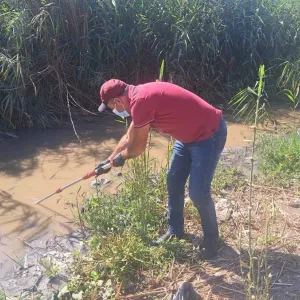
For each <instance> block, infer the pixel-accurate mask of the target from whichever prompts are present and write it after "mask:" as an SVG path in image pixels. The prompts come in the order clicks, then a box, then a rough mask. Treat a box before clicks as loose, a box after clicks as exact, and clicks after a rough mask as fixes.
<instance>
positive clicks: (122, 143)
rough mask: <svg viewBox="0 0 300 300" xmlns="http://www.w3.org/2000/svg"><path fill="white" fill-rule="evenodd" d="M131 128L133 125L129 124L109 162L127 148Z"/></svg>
mask: <svg viewBox="0 0 300 300" xmlns="http://www.w3.org/2000/svg"><path fill="white" fill-rule="evenodd" d="M132 128H133V123H132V122H131V124H130V126H129V128H128V129H127V132H126V134H125V135H124V136H123V137H122V138H121V139H120V141H119V143H118V145H117V147H116V149H115V150H114V151H113V153H112V154H111V155H110V156H109V158H108V159H109V160H112V159H113V158H114V157H115V156H116V155H117V154H118V153H120V152H121V151H123V150H124V149H126V148H127V146H128V137H129V133H130V131H131V130H132Z"/></svg>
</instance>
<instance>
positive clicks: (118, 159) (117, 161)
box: [110, 153, 125, 167]
mask: <svg viewBox="0 0 300 300" xmlns="http://www.w3.org/2000/svg"><path fill="white" fill-rule="evenodd" d="M110 164H111V165H112V166H113V167H122V166H124V164H125V159H124V158H123V157H122V154H121V153H118V154H117V155H116V156H115V157H114V158H112V159H110Z"/></svg>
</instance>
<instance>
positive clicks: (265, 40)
mask: <svg viewBox="0 0 300 300" xmlns="http://www.w3.org/2000/svg"><path fill="white" fill-rule="evenodd" d="M299 16H300V4H299V1H298V0H276V1H275V0H269V1H265V0H258V1H257V0H230V1H228V0H214V1H204V0H181V1H173V0H168V1H158V0H155V1H137V0H135V1H127V0H125V1H124V0H116V1H106V0H104V1H97V0H85V1H78V0H75V1H62V0H54V1H48V0H38V1H31V0H22V1H20V0H4V1H2V2H1V4H0V119H1V128H11V129H13V128H20V127H32V126H37V127H43V128H45V127H51V126H53V125H55V124H59V123H61V122H62V118H63V116H64V115H70V116H73V117H74V118H75V117H82V116H85V115H87V114H88V112H87V111H85V110H84V109H86V110H89V111H92V112H95V111H96V107H97V106H96V105H97V103H98V89H99V86H100V85H101V84H102V83H103V82H104V81H105V80H107V79H109V78H111V77H118V78H121V79H123V80H125V81H127V82H129V83H142V82H145V81H153V80H155V78H156V74H157V70H158V68H159V64H160V62H161V61H162V60H163V59H165V62H166V73H165V78H164V79H165V80H172V81H173V82H174V83H177V84H180V85H182V86H184V87H186V88H188V89H190V90H192V91H193V92H195V93H197V94H199V95H201V96H203V97H204V98H205V99H207V101H209V102H220V101H222V100H221V99H224V101H225V102H227V100H228V99H230V98H231V96H232V95H234V94H236V93H237V92H238V91H239V90H240V89H241V88H242V87H244V86H247V85H249V84H252V82H254V80H255V79H256V71H257V69H258V66H259V65H260V64H261V63H264V64H265V65H266V70H267V77H268V81H267V85H266V90H267V92H268V95H269V96H272V95H275V94H276V80H277V78H278V77H279V75H280V73H281V71H282V67H283V65H282V63H283V62H285V61H291V62H293V61H296V59H297V58H299V56H300V55H299V49H300V35H299V27H300V17H299ZM1 128H0V129H1Z"/></svg>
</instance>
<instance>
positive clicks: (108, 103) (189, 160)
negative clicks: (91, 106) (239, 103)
mask: <svg viewBox="0 0 300 300" xmlns="http://www.w3.org/2000/svg"><path fill="white" fill-rule="evenodd" d="M100 98H101V100H102V104H101V105H100V107H99V109H98V110H99V111H100V112H102V111H104V110H105V109H106V108H107V107H109V108H110V109H111V110H112V111H113V112H114V113H115V114H116V115H119V116H121V117H128V116H131V117H132V123H131V124H130V126H129V128H128V131H127V133H126V135H125V136H123V137H122V138H121V140H120V142H119V143H118V145H117V147H116V149H115V150H114V151H113V153H112V154H111V156H110V157H109V159H108V160H109V161H110V163H111V165H112V166H116V167H117V166H122V165H124V162H125V160H126V159H129V158H134V157H137V156H139V155H140V154H142V153H143V152H144V150H145V148H146V144H147V137H148V133H149V130H150V128H154V129H157V130H159V131H161V132H163V133H167V134H169V135H171V136H172V137H173V138H174V139H176V141H175V144H174V149H173V155H172V162H171V166H170V170H169V171H168V176H167V185H168V211H169V213H168V223H169V228H168V231H167V232H166V233H165V234H164V235H163V236H161V237H160V238H159V239H158V241H157V243H161V242H164V241H166V240H167V239H169V238H171V237H172V238H173V237H177V238H181V237H182V236H183V234H184V217H183V209H184V192H185V183H186V181H187V178H188V176H190V180H189V195H190V198H191V200H192V201H193V203H194V205H195V206H196V208H197V209H198V211H199V214H200V219H201V224H202V228H203V233H204V240H203V242H202V244H201V246H200V247H201V256H202V258H203V259H210V258H212V257H214V256H215V255H216V254H217V250H218V243H219V231H218V224H217V218H216V211H215V206H214V202H213V200H212V199H211V194H210V188H211V182H212V179H213V175H214V172H215V169H216V166H217V164H218V161H219V158H220V155H221V152H222V151H223V148H224V145H225V142H226V137H227V128H226V123H225V121H224V119H223V118H222V112H221V111H220V110H218V109H216V108H214V107H212V106H211V105H209V104H208V103H207V102H206V101H204V100H203V99H201V98H200V97H198V96H196V95H195V94H193V93H191V92H189V91H187V90H185V89H183V88H181V87H179V86H177V85H174V84H171V83H168V82H151V83H146V84H141V85H137V86H134V85H128V84H126V83H125V82H123V81H121V80H117V79H111V80H109V81H107V82H105V83H104V84H103V85H102V87H101V89H100ZM105 163H107V161H106V162H103V163H102V164H100V166H99V167H101V166H102V165H104V164H105Z"/></svg>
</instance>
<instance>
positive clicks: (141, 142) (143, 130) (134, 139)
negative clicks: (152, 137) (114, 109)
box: [121, 122, 150, 159]
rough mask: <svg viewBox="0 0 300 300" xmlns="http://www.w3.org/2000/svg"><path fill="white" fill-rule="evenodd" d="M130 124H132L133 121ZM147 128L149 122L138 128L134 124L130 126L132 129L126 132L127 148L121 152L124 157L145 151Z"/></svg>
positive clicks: (148, 127)
mask: <svg viewBox="0 0 300 300" xmlns="http://www.w3.org/2000/svg"><path fill="white" fill-rule="evenodd" d="M131 124H133V122H132V123H131ZM149 130H150V124H147V125H145V126H143V127H140V128H135V127H134V125H133V126H132V129H131V130H130V131H129V132H128V133H129V134H128V145H127V148H126V149H124V150H123V151H122V152H121V155H122V157H123V158H124V159H128V158H134V157H137V156H139V155H141V154H142V153H143V152H144V151H145V149H146V145H147V139H148V134H149Z"/></svg>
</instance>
